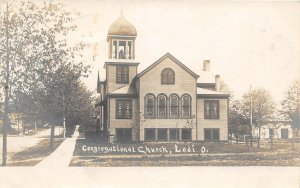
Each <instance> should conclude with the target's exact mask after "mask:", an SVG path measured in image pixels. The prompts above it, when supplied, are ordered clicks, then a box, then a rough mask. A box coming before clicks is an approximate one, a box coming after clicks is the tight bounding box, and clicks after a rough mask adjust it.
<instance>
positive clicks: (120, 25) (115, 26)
mask: <svg viewBox="0 0 300 188" xmlns="http://www.w3.org/2000/svg"><path fill="white" fill-rule="evenodd" d="M107 35H108V36H109V35H122V36H137V32H136V29H135V27H134V26H133V25H132V24H131V23H130V22H129V21H127V20H126V18H125V17H124V15H123V12H122V11H121V14H120V16H119V18H118V19H117V20H116V21H114V22H113V23H112V24H111V25H110V27H109V30H108V34H107Z"/></svg>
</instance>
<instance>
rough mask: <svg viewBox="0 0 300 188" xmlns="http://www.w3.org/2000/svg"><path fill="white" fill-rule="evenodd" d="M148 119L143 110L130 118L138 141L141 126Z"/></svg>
mask: <svg viewBox="0 0 300 188" xmlns="http://www.w3.org/2000/svg"><path fill="white" fill-rule="evenodd" d="M145 121H146V120H145V119H144V114H142V112H135V114H134V116H133V117H132V119H131V120H130V126H131V127H132V128H133V130H135V132H136V140H137V142H139V141H140V131H141V126H142V125H143V123H144V122H145Z"/></svg>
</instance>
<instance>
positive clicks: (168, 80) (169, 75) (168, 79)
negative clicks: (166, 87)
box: [161, 68, 175, 84]
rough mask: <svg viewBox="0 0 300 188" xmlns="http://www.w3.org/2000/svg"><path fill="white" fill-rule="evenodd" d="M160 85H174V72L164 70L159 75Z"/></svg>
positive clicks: (168, 69) (167, 69)
mask: <svg viewBox="0 0 300 188" xmlns="http://www.w3.org/2000/svg"><path fill="white" fill-rule="evenodd" d="M161 84H175V72H174V71H173V70H172V69H170V68H166V69H164V70H163V71H162V73H161Z"/></svg>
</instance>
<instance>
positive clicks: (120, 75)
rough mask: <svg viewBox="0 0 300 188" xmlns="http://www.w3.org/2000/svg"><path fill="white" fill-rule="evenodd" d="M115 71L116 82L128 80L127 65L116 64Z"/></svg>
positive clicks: (126, 81)
mask: <svg viewBox="0 0 300 188" xmlns="http://www.w3.org/2000/svg"><path fill="white" fill-rule="evenodd" d="M116 69H117V70H116V72H117V74H116V75H117V78H116V79H117V83H128V82H129V67H128V66H124V65H118V66H116Z"/></svg>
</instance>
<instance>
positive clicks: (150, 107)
mask: <svg viewBox="0 0 300 188" xmlns="http://www.w3.org/2000/svg"><path fill="white" fill-rule="evenodd" d="M145 118H155V96H154V95H153V94H147V95H146V97H145Z"/></svg>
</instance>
